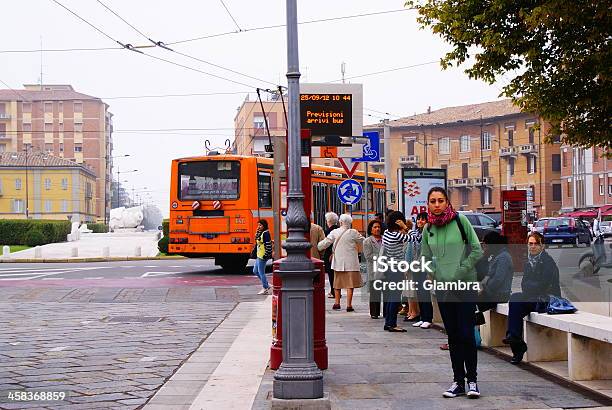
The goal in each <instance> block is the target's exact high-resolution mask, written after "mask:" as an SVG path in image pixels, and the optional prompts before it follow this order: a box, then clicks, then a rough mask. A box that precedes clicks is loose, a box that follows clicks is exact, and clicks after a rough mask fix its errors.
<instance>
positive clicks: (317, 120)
mask: <svg viewBox="0 0 612 410" xmlns="http://www.w3.org/2000/svg"><path fill="white" fill-rule="evenodd" d="M300 122H301V127H302V128H303V129H309V130H310V131H311V135H312V136H313V137H314V136H325V135H337V136H341V137H350V136H352V122H353V101H352V95H351V94H333V93H312V94H300Z"/></svg>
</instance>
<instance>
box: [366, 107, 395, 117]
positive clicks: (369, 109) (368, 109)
mask: <svg viewBox="0 0 612 410" xmlns="http://www.w3.org/2000/svg"><path fill="white" fill-rule="evenodd" d="M363 109H364V110H366V111H372V112H375V113H378V114H385V115H390V116H392V117H401V115H395V114H391V113H390V112H384V111H378V110H373V109H371V108H366V107H363Z"/></svg>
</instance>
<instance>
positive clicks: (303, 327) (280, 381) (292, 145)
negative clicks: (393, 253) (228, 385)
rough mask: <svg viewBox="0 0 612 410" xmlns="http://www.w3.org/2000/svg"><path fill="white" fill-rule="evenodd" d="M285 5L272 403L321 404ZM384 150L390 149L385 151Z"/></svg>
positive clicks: (294, 46)
mask: <svg viewBox="0 0 612 410" xmlns="http://www.w3.org/2000/svg"><path fill="white" fill-rule="evenodd" d="M286 5H287V83H288V86H289V98H288V100H289V101H288V106H289V115H288V117H289V118H288V119H289V121H288V122H289V124H288V125H289V127H288V138H287V142H288V149H287V154H288V155H287V159H288V166H287V170H288V178H289V192H288V194H287V205H288V207H287V232H288V235H287V239H286V241H285V242H284V243H283V248H285V250H286V251H287V257H286V258H284V259H281V262H280V264H279V269H278V273H279V275H280V277H281V278H282V296H281V297H282V301H281V306H282V329H283V362H282V363H281V365H280V367H279V368H278V370H277V371H276V373H275V374H274V382H273V396H274V399H320V398H322V397H323V373H322V372H321V370H320V369H319V368H318V367H317V365H316V364H315V362H314V332H313V329H314V318H313V279H314V277H315V275H316V274H317V272H316V271H315V269H314V265H313V263H312V261H311V259H310V258H308V257H307V256H306V251H307V250H308V249H309V248H310V242H309V241H307V240H306V230H307V229H308V225H309V221H308V216H307V215H306V213H305V211H304V193H303V192H302V177H301V170H302V168H301V161H300V158H301V157H300V155H301V154H300V145H301V144H300V101H299V98H300V95H299V94H300V65H299V58H298V30H297V27H298V26H297V0H286ZM385 148H386V147H385Z"/></svg>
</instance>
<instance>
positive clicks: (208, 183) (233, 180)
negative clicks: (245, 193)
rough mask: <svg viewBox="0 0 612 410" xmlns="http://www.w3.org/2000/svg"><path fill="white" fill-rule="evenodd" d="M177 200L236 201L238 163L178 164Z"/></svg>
mask: <svg viewBox="0 0 612 410" xmlns="http://www.w3.org/2000/svg"><path fill="white" fill-rule="evenodd" d="M178 167H179V171H178V172H179V184H180V185H179V199H181V200H214V199H238V197H239V196H240V195H239V190H238V189H239V181H240V163H239V162H238V161H199V162H182V163H180V164H179V166H178Z"/></svg>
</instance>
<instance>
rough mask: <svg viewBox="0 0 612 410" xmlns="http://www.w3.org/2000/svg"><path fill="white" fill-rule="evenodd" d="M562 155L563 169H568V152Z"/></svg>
mask: <svg viewBox="0 0 612 410" xmlns="http://www.w3.org/2000/svg"><path fill="white" fill-rule="evenodd" d="M561 155H563V157H562V158H563V168H567V151H563V153H562V154H561Z"/></svg>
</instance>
